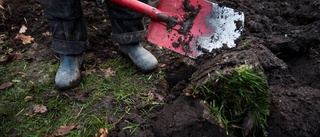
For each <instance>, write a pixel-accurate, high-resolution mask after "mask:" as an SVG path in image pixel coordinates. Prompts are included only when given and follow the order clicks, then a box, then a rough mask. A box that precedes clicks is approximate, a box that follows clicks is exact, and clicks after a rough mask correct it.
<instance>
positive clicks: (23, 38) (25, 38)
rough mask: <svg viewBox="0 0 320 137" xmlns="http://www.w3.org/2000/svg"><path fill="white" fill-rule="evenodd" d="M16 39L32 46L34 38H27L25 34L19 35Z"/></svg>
mask: <svg viewBox="0 0 320 137" xmlns="http://www.w3.org/2000/svg"><path fill="white" fill-rule="evenodd" d="M15 39H20V40H22V44H23V45H25V44H30V43H31V42H32V41H33V39H34V38H32V37H31V36H26V35H24V34H17V36H16V37H15Z"/></svg>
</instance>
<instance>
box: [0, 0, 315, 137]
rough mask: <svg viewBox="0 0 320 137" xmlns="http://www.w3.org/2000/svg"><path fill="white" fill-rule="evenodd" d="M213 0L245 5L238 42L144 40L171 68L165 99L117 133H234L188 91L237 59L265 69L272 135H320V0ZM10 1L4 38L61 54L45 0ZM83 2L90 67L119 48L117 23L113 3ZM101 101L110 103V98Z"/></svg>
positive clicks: (18, 47) (30, 55)
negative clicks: (197, 50) (205, 48)
mask: <svg viewBox="0 0 320 137" xmlns="http://www.w3.org/2000/svg"><path fill="white" fill-rule="evenodd" d="M214 2H215V3H218V4H221V5H224V6H227V7H231V8H234V9H236V10H239V11H242V12H244V14H245V31H244V32H243V35H242V37H241V40H240V42H239V44H238V47H236V48H233V49H222V50H220V51H216V52H214V53H208V54H207V56H203V57H200V58H199V59H197V60H194V59H190V58H188V57H185V56H183V55H179V54H177V53H173V52H171V51H169V50H165V49H160V48H158V47H156V46H154V45H150V44H147V43H145V44H144V46H145V47H146V48H147V49H148V50H150V51H151V52H152V53H153V54H154V55H155V56H156V57H157V58H158V60H159V66H160V65H161V67H159V69H158V70H157V71H163V72H165V73H166V74H167V77H166V81H165V83H167V84H164V85H162V86H159V89H158V91H160V92H162V93H166V94H165V96H164V98H165V103H166V105H165V106H164V107H159V108H156V109H155V110H154V111H152V112H151V114H150V116H149V117H148V118H145V117H142V116H141V115H140V114H139V113H138V112H139V111H136V113H134V112H135V111H133V113H132V114H131V115H127V116H125V117H124V119H126V120H130V121H134V122H135V123H139V124H140V125H141V126H140V127H139V129H137V131H136V132H135V133H134V134H132V135H130V133H129V132H127V131H123V130H121V129H122V127H124V126H125V124H126V123H125V122H124V120H122V121H120V122H118V124H117V125H116V127H115V129H114V130H112V131H110V136H137V137H143V136H145V137H152V136H175V137H179V136H181V137H186V136H202V137H203V136H213V135H215V136H227V135H225V134H224V131H223V129H220V128H219V126H217V124H216V123H215V122H214V121H213V120H212V119H210V117H208V115H209V114H208V113H209V110H208V108H207V107H206V106H205V105H204V104H203V101H202V100H201V99H199V98H196V99H195V98H192V97H186V96H184V94H183V92H182V91H183V89H184V88H186V86H187V85H190V84H193V83H199V82H201V81H203V78H204V76H206V75H207V74H208V73H211V72H212V71H213V70H219V71H222V72H228V71H230V70H232V68H233V67H234V66H237V65H239V64H244V63H250V64H253V65H255V66H256V67H257V68H259V69H261V70H263V71H264V74H265V77H266V79H267V81H268V85H269V90H270V92H271V108H270V116H269V117H268V133H269V135H268V136H270V137H280V136H281V137H320V120H319V117H320V55H319V52H320V1H318V0H299V1H297V0H291V1H274V0H266V1H256V0H246V1H234V0H215V1H214ZM7 4H9V5H10V7H11V9H14V10H11V11H9V10H6V11H4V14H5V15H6V17H7V19H3V18H2V17H0V18H1V21H0V33H1V34H6V36H7V38H6V39H5V40H7V41H8V42H9V45H11V47H13V48H14V51H19V52H22V53H27V56H26V57H24V59H26V60H28V61H29V62H30V63H37V62H39V61H43V60H56V58H55V54H54V53H53V52H52V51H51V49H50V46H49V45H50V38H49V37H47V36H45V34H44V33H45V32H47V31H49V26H48V21H47V20H45V19H44V18H43V11H42V9H41V7H40V5H39V2H38V1H36V0H28V1H20V2H17V1H15V2H9V1H8V2H7ZM83 8H84V15H85V18H86V21H87V29H88V35H89V38H90V39H89V41H90V45H91V48H90V50H89V51H87V52H86V59H85V64H86V67H85V69H90V67H93V66H94V65H95V64H99V63H101V62H106V61H108V60H109V59H113V58H115V57H117V56H118V54H119V53H118V51H117V48H116V46H114V43H112V42H111V40H110V39H109V34H110V32H111V29H110V24H109V23H103V22H102V20H104V19H105V18H107V16H108V15H107V13H106V9H104V8H99V7H97V6H96V5H95V3H94V1H91V0H83ZM23 24H27V26H28V31H27V34H28V35H31V36H32V37H33V38H34V43H33V44H31V46H24V45H22V44H21V42H20V41H18V40H15V39H14V38H15V36H16V34H17V32H19V29H20V27H21V25H23ZM241 41H245V42H241ZM244 43H247V44H244ZM162 64H165V65H162ZM157 82H158V81H155V84H156V85H159V83H157ZM160 85H161V84H160ZM108 100H110V99H108ZM102 103H104V104H107V105H106V106H108V102H107V101H106V102H102ZM141 107H148V106H141ZM137 109H139V108H138V107H137Z"/></svg>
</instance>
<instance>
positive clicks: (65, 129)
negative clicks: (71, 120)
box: [54, 124, 81, 136]
mask: <svg viewBox="0 0 320 137" xmlns="http://www.w3.org/2000/svg"><path fill="white" fill-rule="evenodd" d="M80 127H81V126H80V125H74V124H72V125H69V126H60V128H59V129H58V130H56V131H55V132H54V136H65V135H67V134H69V133H70V131H71V130H74V129H79V128H80Z"/></svg>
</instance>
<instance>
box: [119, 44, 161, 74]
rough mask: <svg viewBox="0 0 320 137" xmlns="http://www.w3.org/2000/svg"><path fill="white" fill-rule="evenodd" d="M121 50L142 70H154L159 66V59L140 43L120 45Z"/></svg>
mask: <svg viewBox="0 0 320 137" xmlns="http://www.w3.org/2000/svg"><path fill="white" fill-rule="evenodd" d="M119 50H120V51H121V52H123V53H124V54H126V55H127V56H129V58H130V59H131V60H132V62H133V63H134V64H135V65H136V66H137V67H138V68H139V69H140V70H141V71H142V72H152V71H154V70H155V69H156V68H157V67H158V60H157V58H156V57H155V56H153V55H152V54H151V53H150V52H149V51H148V50H146V49H145V48H143V47H142V46H141V45H140V44H138V43H137V44H130V45H119Z"/></svg>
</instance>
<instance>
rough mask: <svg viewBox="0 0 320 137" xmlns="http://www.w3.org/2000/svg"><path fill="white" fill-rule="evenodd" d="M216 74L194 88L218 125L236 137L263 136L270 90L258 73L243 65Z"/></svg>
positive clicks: (264, 134) (265, 134) (260, 73)
mask: <svg viewBox="0 0 320 137" xmlns="http://www.w3.org/2000/svg"><path fill="white" fill-rule="evenodd" d="M216 75H217V81H212V80H210V79H208V80H207V81H206V82H204V83H203V85H200V86H199V87H197V88H196V89H195V91H197V92H199V91H200V96H201V97H203V98H204V100H205V101H206V102H207V103H208V105H209V107H210V108H211V112H212V115H213V117H215V119H216V120H217V122H218V123H219V124H220V126H221V127H223V128H225V129H226V131H227V134H233V135H236V136H246V135H245V134H248V135H249V136H257V135H258V136H260V135H263V136H267V131H266V127H267V122H266V117H267V116H268V115H269V105H270V99H269V95H270V93H269V91H268V89H267V84H266V82H265V79H264V77H263V74H262V72H259V71H256V70H253V69H252V68H251V67H249V66H247V65H243V66H239V67H237V68H235V70H234V71H233V72H232V73H230V74H225V75H222V74H221V73H219V72H216ZM250 120H252V121H253V122H248V121H250ZM250 129H252V130H250ZM249 130H250V132H246V131H249Z"/></svg>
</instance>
